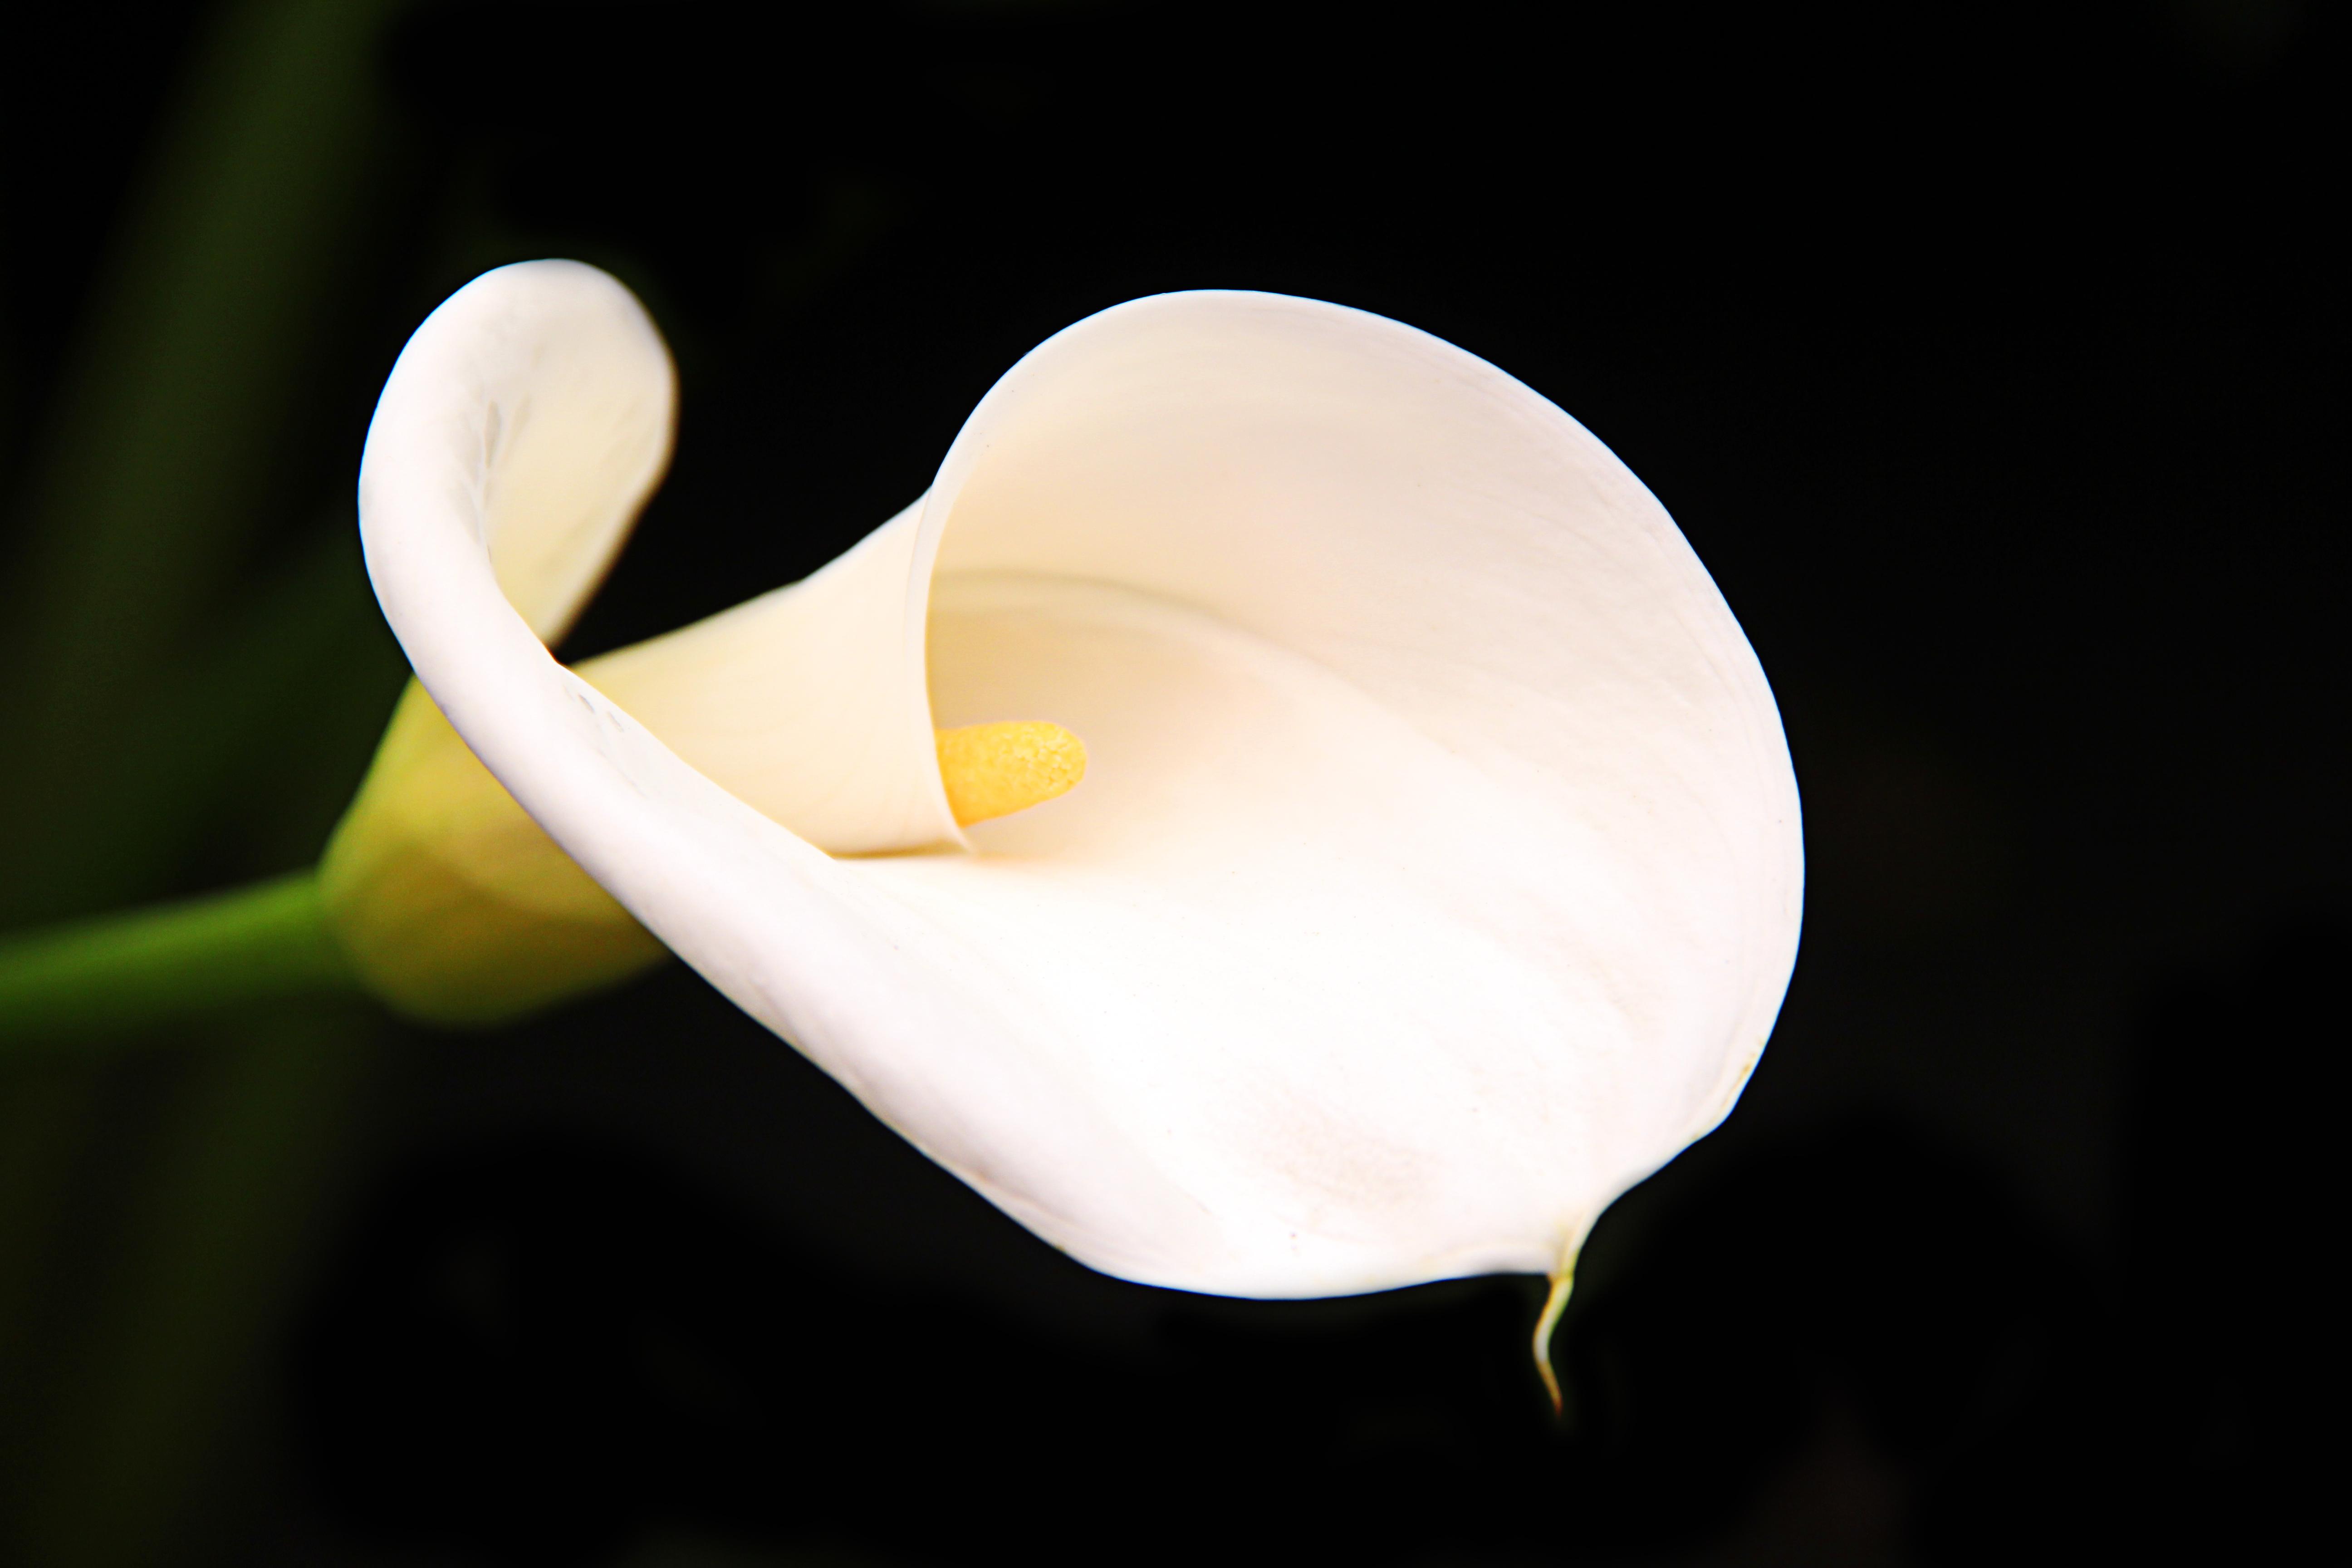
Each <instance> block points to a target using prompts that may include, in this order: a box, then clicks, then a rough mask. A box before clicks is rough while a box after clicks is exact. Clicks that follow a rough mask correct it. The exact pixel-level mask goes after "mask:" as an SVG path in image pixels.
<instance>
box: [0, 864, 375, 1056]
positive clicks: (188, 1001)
mask: <svg viewBox="0 0 2352 1568" xmlns="http://www.w3.org/2000/svg"><path fill="white" fill-rule="evenodd" d="M357 988H358V982H357V981H356V980H355V979H354V978H353V976H352V972H351V966H350V964H349V963H346V962H345V960H344V958H343V954H342V951H341V949H340V948H339V947H337V946H336V945H335V941H334V938H333V937H332V936H331V935H330V934H329V933H328V931H327V927H326V920H325V916H324V912H323V910H322V909H321V907H320V901H319V881H318V877H317V875H316V873H314V872H310V871H298V872H296V873H294V874H293V875H291V876H288V877H278V878H275V879H271V880H269V881H267V882H256V883H254V884H253V885H251V886H250V887H245V888H237V889H232V890H231V891H229V892H226V893H215V894H211V895H209V896H207V897H205V898H201V899H191V900H187V901H185V902H184V903H177V904H166V905H163V907H161V908H157V909H145V910H133V911H131V912H130V913H128V914H120V915H107V916H103V917H101V918H100V919H97V920H92V921H81V922H79V923H77V924H74V925H70V926H66V927H62V928H59V929H56V930H51V931H38V932H35V933H31V934H28V935H23V936H15V937H10V938H5V939H0V1043H5V1044H7V1045H17V1044H29V1043H31V1042H33V1041H37V1040H66V1039H73V1038H78V1037H86V1036H90V1035H100V1034H108V1033H112V1032H114V1031H117V1030H122V1029H131V1028H136V1027H139V1026H142V1025H149V1024H161V1023H168V1022H170V1021H172V1020H173V1019H176V1018H184V1017H187V1016H192V1015H194V1014H200V1013H208V1012H213V1011H215V1010H217V1009H220V1008H224V1007H228V1006H233V1005H236V1004H238V1003H243V1002H259V1001H267V1000H269V999H272V998H276V997H284V996H299V995H314V994H319V993H321V992H330V991H353V990H356V989H357Z"/></svg>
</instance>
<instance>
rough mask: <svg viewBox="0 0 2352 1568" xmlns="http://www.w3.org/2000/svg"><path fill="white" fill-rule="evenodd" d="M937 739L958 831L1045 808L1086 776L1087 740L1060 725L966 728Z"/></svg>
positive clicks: (943, 733) (1018, 723) (1023, 723)
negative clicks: (1031, 809)
mask: <svg viewBox="0 0 2352 1568" xmlns="http://www.w3.org/2000/svg"><path fill="white" fill-rule="evenodd" d="M934 735H935V737H936V738H937V740H938V742H939V748H940V779H941V781H942V782H944V783H945V784H946V785H947V787H948V807H949V809H950V810H951V811H953V812H954V813H955V819H956V826H959V827H969V826H971V825H972V824H973V823H975V822H986V821H987V820H988V819H989V818H990V817H992V816H1012V815H1013V813H1014V812H1016V811H1026V810H1028V809H1029V808H1030V807H1031V806H1033V805H1043V804H1044V803H1045V802H1046V801H1049V800H1051V799H1053V798H1054V797H1055V795H1063V794H1066V793H1067V792H1068V790H1069V789H1070V787H1071V786H1072V785H1073V784H1076V783H1077V782H1078V781H1079V780H1080V779H1082V778H1084V777H1086V773H1087V748H1086V742H1083V741H1081V740H1079V739H1078V738H1077V737H1076V735H1073V734H1071V733H1070V732H1069V731H1067V730H1065V729H1063V728H1062V727H1061V726H1060V725H1059V724H1047V723H1045V722H1043V721H1038V720H1021V721H1016V722H1013V723H1008V724H967V725H965V726H963V727H962V728H961V729H955V730H940V731H934Z"/></svg>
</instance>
